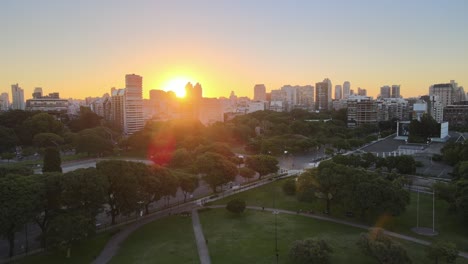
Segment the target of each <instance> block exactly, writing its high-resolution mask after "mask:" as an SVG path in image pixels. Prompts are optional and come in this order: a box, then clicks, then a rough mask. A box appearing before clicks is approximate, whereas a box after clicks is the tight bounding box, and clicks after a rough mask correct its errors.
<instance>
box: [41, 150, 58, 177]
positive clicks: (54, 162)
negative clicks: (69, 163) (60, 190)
mask: <svg viewBox="0 0 468 264" xmlns="http://www.w3.org/2000/svg"><path fill="white" fill-rule="evenodd" d="M61 165H62V159H61V158H60V152H59V151H58V150H57V149H56V148H47V149H46V150H45V153H44V166H43V167H42V172H62V167H61Z"/></svg>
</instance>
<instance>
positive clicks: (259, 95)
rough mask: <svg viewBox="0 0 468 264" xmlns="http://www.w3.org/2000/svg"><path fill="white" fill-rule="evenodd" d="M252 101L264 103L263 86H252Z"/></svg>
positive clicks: (264, 91)
mask: <svg viewBox="0 0 468 264" xmlns="http://www.w3.org/2000/svg"><path fill="white" fill-rule="evenodd" d="M253 99H254V101H266V87H265V85H264V84H256V85H255V86H254V98H253Z"/></svg>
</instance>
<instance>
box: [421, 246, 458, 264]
mask: <svg viewBox="0 0 468 264" xmlns="http://www.w3.org/2000/svg"><path fill="white" fill-rule="evenodd" d="M426 253H427V258H429V259H430V260H433V261H434V263H435V264H438V263H439V262H441V263H455V261H456V260H457V257H458V250H457V246H456V245H455V244H454V243H452V242H448V241H439V242H435V243H432V244H431V245H430V246H429V247H428V248H427V249H426Z"/></svg>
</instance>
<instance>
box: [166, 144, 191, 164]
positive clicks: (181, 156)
mask: <svg viewBox="0 0 468 264" xmlns="http://www.w3.org/2000/svg"><path fill="white" fill-rule="evenodd" d="M192 165H193V155H191V154H190V153H189V152H188V151H187V150H186V149H185V148H181V149H177V150H176V151H174V154H173V155H172V159H171V161H170V162H169V167H171V168H174V169H190V168H191V167H192Z"/></svg>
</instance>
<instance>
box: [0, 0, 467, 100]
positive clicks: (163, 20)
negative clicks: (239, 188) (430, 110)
mask: <svg viewBox="0 0 468 264" xmlns="http://www.w3.org/2000/svg"><path fill="white" fill-rule="evenodd" d="M109 3H110V2H108V1H102V2H99V3H95V2H92V1H80V2H79V3H78V2H76V3H75V2H68V3H60V2H55V1H43V2H40V3H36V2H34V1H6V2H3V3H2V4H1V6H2V8H0V21H1V23H0V28H1V29H2V32H5V35H6V36H8V38H9V41H5V42H4V43H3V44H2V47H3V48H2V49H1V50H0V57H1V58H2V60H1V62H0V63H1V65H2V69H3V70H2V71H1V72H0V92H8V93H9V94H10V93H11V85H12V84H16V83H18V84H19V86H20V87H21V88H23V89H24V97H25V99H28V98H31V97H32V92H33V90H34V88H35V87H42V88H43V89H44V90H46V91H48V92H60V95H61V97H62V98H70V97H72V98H77V99H82V98H85V97H87V96H93V97H95V96H101V95H102V94H104V93H108V92H109V91H110V88H111V87H116V88H122V87H124V85H125V84H124V83H122V81H121V76H123V75H125V74H127V73H135V74H138V75H141V76H143V77H144V82H143V96H144V98H148V97H149V90H152V89H165V88H167V87H169V86H170V84H169V83H174V80H184V81H191V82H192V84H195V83H197V82H199V83H200V84H201V85H202V86H203V91H204V94H203V96H205V97H220V96H225V97H227V96H228V95H229V93H230V91H235V92H236V94H237V95H238V96H249V97H253V87H254V85H255V84H260V83H263V84H265V86H266V91H271V90H273V89H279V88H280V87H282V86H283V85H288V84H290V85H307V84H312V85H314V84H315V83H316V82H320V81H321V80H323V79H324V78H329V79H330V80H331V82H332V85H333V87H334V86H335V85H342V84H343V82H344V81H350V82H351V89H354V90H355V91H356V90H357V87H361V88H364V89H367V92H368V94H369V95H371V96H374V97H376V96H377V94H379V92H380V87H382V86H384V85H392V84H399V85H401V94H402V95H403V96H405V97H410V96H418V95H424V94H427V93H428V88H429V86H430V85H431V84H435V83H445V82H449V81H450V80H456V81H457V82H458V83H459V84H460V85H461V86H463V85H464V84H466V83H468V76H466V74H464V72H465V71H466V69H467V68H468V67H467V66H468V51H467V50H466V48H465V47H466V46H467V44H468V34H466V33H462V32H466V30H464V29H465V28H466V27H467V26H468V18H467V17H466V16H465V15H464V14H465V13H466V11H467V10H468V3H467V2H465V1H451V2H448V3H440V2H436V1H429V2H428V1H413V2H411V3H407V2H405V1H392V2H390V1H389V2H384V3H374V2H373V1H358V2H353V3H348V2H345V1H332V2H330V3H328V2H327V3H319V2H315V1H297V2H295V3H280V2H265V1H257V2H255V3H251V2H249V1H236V2H235V3H233V2H229V1H216V2H213V1H197V2H189V1H186V2H185V1H171V2H166V3H155V2H152V1H140V2H138V3H129V2H124V1H112V5H109ZM102 10H106V12H104V13H103V12H101V11H102ZM227 10H229V12H226V11H227ZM320 10H322V11H323V12H319V11H320ZM310 13H313V14H314V15H313V16H311V15H310ZM440 13H444V14H447V15H446V16H440V15H439V14H440ZM389 14H391V15H389ZM122 17H125V18H126V19H122ZM162 25H164V27H163V26H162ZM179 83H180V81H179ZM10 98H11V94H10Z"/></svg>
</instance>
